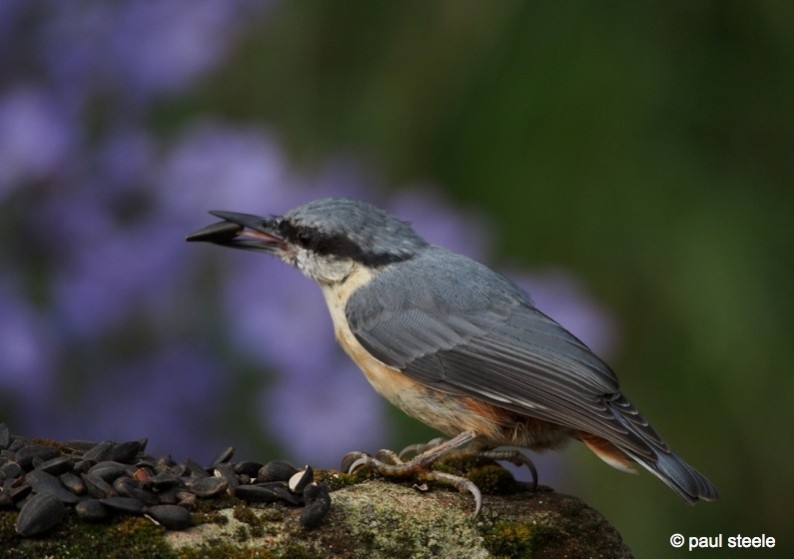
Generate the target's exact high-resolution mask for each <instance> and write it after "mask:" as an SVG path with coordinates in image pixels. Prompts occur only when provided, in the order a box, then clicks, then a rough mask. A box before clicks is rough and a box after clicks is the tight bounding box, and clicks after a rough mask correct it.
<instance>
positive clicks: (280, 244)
mask: <svg viewBox="0 0 794 559" xmlns="http://www.w3.org/2000/svg"><path fill="white" fill-rule="evenodd" d="M210 214H212V215H214V216H215V217H219V218H221V219H222V220H223V221H220V222H218V223H213V224H212V225H208V226H207V227H204V228H202V229H199V230H198V231H196V232H195V233H191V234H190V235H188V236H187V237H186V238H185V240H186V241H189V242H194V241H203V242H208V243H215V244H216V245H221V246H228V247H232V248H243V249H247V250H261V251H264V252H268V253H271V254H279V253H281V252H284V251H286V250H287V243H286V242H285V241H284V239H283V238H282V237H281V236H280V235H279V233H278V229H277V226H276V224H277V219H276V218H269V219H268V218H264V217H259V216H256V215H251V214H241V213H234V212H219V211H211V212H210Z"/></svg>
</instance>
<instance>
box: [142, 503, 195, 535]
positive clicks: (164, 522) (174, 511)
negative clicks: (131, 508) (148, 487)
mask: <svg viewBox="0 0 794 559" xmlns="http://www.w3.org/2000/svg"><path fill="white" fill-rule="evenodd" d="M145 516H146V518H148V519H149V520H151V521H152V522H154V523H155V524H159V525H161V526H162V527H163V528H166V529H168V530H184V529H185V528H190V526H192V525H193V522H192V521H191V519H190V512H188V511H187V510H186V509H184V508H182V507H179V506H176V505H156V506H153V507H149V508H148V509H146V515H145Z"/></svg>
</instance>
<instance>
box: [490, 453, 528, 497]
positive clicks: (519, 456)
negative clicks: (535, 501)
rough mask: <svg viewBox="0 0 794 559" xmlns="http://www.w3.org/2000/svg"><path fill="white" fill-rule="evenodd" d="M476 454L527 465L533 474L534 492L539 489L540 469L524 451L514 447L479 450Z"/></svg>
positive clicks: (517, 464) (518, 464)
mask: <svg viewBox="0 0 794 559" xmlns="http://www.w3.org/2000/svg"><path fill="white" fill-rule="evenodd" d="M475 456H482V457H483V458H490V459H492V460H505V461H507V462H510V463H511V464H515V465H516V466H526V467H527V469H528V470H529V473H530V474H532V492H533V493H534V492H536V491H537V490H538V470H537V468H535V464H533V463H532V460H530V459H529V458H527V457H526V456H525V455H524V454H523V453H522V452H520V451H518V450H515V449H512V450H508V449H504V450H495V449H491V450H478V451H477V452H476V453H475Z"/></svg>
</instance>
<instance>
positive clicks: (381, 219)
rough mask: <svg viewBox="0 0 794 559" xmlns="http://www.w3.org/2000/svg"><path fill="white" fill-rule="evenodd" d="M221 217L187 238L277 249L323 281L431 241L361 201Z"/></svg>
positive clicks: (332, 200)
mask: <svg viewBox="0 0 794 559" xmlns="http://www.w3.org/2000/svg"><path fill="white" fill-rule="evenodd" d="M210 213H211V214H212V215H214V216H216V217H219V218H221V219H223V221H222V222H219V223H216V224H214V225H210V226H208V227H205V228H203V229H201V230H199V231H196V232H195V233H193V234H191V235H188V237H187V240H188V241H208V242H212V243H215V244H219V245H223V246H230V247H234V248H243V249H248V250H259V251H263V252H267V253H269V254H274V255H276V256H278V257H279V258H281V259H282V260H284V261H285V262H288V263H290V264H292V265H294V266H297V267H298V268H299V269H300V270H301V271H302V272H303V273H304V274H305V275H307V276H308V277H310V278H312V279H314V280H316V281H318V282H321V283H334V282H338V281H342V280H344V279H345V278H346V277H347V276H348V275H349V274H350V273H351V272H352V271H353V270H355V269H356V268H357V267H359V266H366V267H367V268H380V267H382V266H385V265H387V264H391V263H394V262H399V261H402V260H407V259H409V258H412V257H413V256H415V255H416V254H417V253H418V252H419V251H421V250H422V249H423V248H425V247H427V246H428V243H427V241H425V240H424V239H422V237H420V236H419V235H417V234H416V232H415V231H414V230H413V228H412V227H411V226H410V225H409V224H408V223H406V222H404V221H400V220H399V219H397V218H396V217H394V216H392V215H390V214H388V213H386V212H385V211H383V210H381V209H379V208H376V207H375V206H372V205H371V204H367V203H365V202H359V201H357V200H348V199H344V198H326V199H323V200H314V201H312V202H309V203H307V204H304V205H302V206H299V207H297V208H295V209H293V210H290V211H289V212H287V213H286V214H284V215H283V216H270V217H267V218H264V217H259V216H255V215H250V214H240V213H231V212H220V211H212V212H210Z"/></svg>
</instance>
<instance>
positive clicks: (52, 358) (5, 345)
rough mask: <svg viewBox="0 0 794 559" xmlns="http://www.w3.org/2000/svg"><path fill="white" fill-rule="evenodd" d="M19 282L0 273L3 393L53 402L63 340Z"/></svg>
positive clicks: (23, 399) (0, 383)
mask: <svg viewBox="0 0 794 559" xmlns="http://www.w3.org/2000/svg"><path fill="white" fill-rule="evenodd" d="M16 283H17V282H15V281H13V279H12V278H11V277H10V276H8V275H5V276H3V277H0V393H2V394H3V395H9V394H10V395H12V396H13V397H14V398H17V399H18V400H19V401H20V402H29V403H30V404H31V411H32V409H33V408H34V407H36V403H37V402H40V403H42V404H43V403H44V402H49V401H50V399H51V398H52V396H53V389H54V381H55V372H56V371H55V362H56V358H57V357H58V356H59V355H58V352H59V349H60V348H59V345H60V340H59V336H58V333H57V332H56V331H54V330H53V328H52V325H51V324H48V323H47V321H46V320H45V319H44V317H43V316H42V315H41V314H40V313H39V312H38V311H37V310H35V309H33V308H32V306H31V305H30V304H29V303H28V301H27V300H26V299H25V298H24V294H23V293H22V291H21V289H20V288H19V286H18V285H17V284H16Z"/></svg>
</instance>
